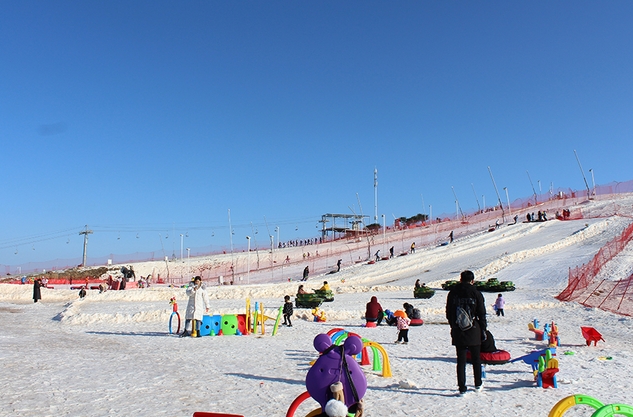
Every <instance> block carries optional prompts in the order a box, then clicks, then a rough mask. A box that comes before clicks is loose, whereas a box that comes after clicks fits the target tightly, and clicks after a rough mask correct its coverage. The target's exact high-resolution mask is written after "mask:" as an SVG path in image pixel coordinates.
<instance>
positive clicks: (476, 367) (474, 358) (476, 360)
mask: <svg viewBox="0 0 633 417" xmlns="http://www.w3.org/2000/svg"><path fill="white" fill-rule="evenodd" d="M480 348H481V346H480V345H476V346H455V350H456V351H457V385H458V386H459V391H460V392H466V352H468V351H470V359H471V362H472V363H473V375H474V376H475V386H476V387H479V386H481V357H480V356H479V353H480V351H481V349H480Z"/></svg>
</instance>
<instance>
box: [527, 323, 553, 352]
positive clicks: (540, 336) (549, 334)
mask: <svg viewBox="0 0 633 417" xmlns="http://www.w3.org/2000/svg"><path fill="white" fill-rule="evenodd" d="M528 330H529V331H531V332H534V338H535V339H536V340H546V339H547V341H548V343H549V346H550V347H551V346H560V338H559V337H558V326H557V325H556V323H554V322H553V321H552V323H551V324H549V323H546V324H545V326H543V329H539V322H538V320H537V319H534V321H532V322H531V323H528Z"/></svg>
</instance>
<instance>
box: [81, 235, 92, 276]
mask: <svg viewBox="0 0 633 417" xmlns="http://www.w3.org/2000/svg"><path fill="white" fill-rule="evenodd" d="M79 234H80V235H84V256H83V261H82V262H81V266H84V267H85V266H86V257H87V256H88V235H91V234H92V230H88V225H86V229H85V230H84V231H83V232H79Z"/></svg>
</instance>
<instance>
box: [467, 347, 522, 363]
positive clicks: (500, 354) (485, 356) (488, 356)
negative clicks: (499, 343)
mask: <svg viewBox="0 0 633 417" xmlns="http://www.w3.org/2000/svg"><path fill="white" fill-rule="evenodd" d="M479 357H480V358H481V363H483V364H484V365H503V364H504V363H508V362H510V359H511V357H510V352H508V351H506V350H497V351H496V352H481V353H480V354H479ZM466 361H467V362H468V363H471V360H470V352H467V353H466Z"/></svg>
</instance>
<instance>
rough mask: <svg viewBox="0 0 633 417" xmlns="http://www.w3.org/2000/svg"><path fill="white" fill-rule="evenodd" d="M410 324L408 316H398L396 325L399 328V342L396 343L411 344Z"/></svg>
mask: <svg viewBox="0 0 633 417" xmlns="http://www.w3.org/2000/svg"><path fill="white" fill-rule="evenodd" d="M409 324H411V320H410V319H409V318H408V317H407V316H406V315H404V317H402V316H398V321H397V323H396V326H397V328H398V340H396V343H402V344H403V345H406V344H407V343H409Z"/></svg>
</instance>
